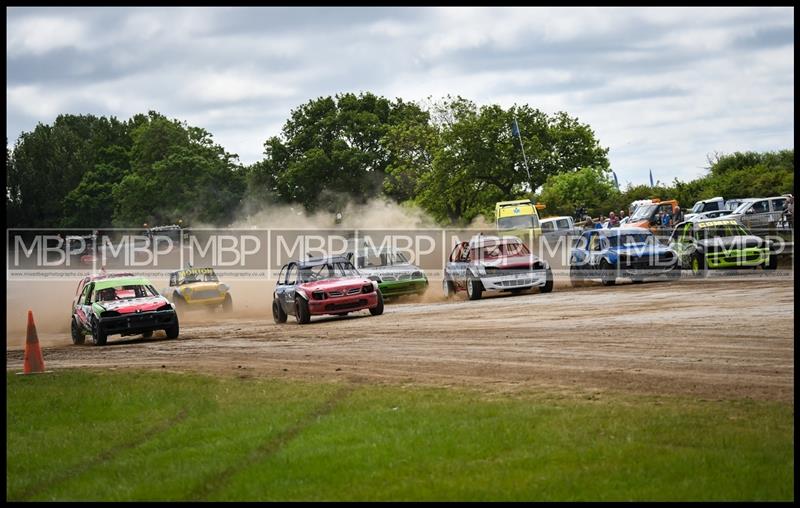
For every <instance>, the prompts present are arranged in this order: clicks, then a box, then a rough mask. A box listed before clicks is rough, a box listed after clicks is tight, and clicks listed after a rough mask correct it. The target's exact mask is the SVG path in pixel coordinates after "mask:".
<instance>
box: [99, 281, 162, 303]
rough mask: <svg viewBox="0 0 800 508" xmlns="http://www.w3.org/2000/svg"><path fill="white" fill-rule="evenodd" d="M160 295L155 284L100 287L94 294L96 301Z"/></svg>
mask: <svg viewBox="0 0 800 508" xmlns="http://www.w3.org/2000/svg"><path fill="white" fill-rule="evenodd" d="M149 296H158V293H157V292H156V290H155V288H153V286H145V285H144V284H127V285H123V286H115V287H111V288H103V289H99V290H97V291H96V292H95V294H94V301H95V302H111V301H115V300H129V299H132V298H145V297H149Z"/></svg>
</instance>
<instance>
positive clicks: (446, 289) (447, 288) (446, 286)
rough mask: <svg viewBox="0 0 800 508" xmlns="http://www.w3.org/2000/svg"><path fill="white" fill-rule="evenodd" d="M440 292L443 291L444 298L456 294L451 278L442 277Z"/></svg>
mask: <svg viewBox="0 0 800 508" xmlns="http://www.w3.org/2000/svg"><path fill="white" fill-rule="evenodd" d="M442 293H444V297H445V298H452V297H453V296H455V294H456V288H455V286H454V285H453V281H452V280H448V279H444V280H442Z"/></svg>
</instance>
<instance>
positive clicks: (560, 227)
mask: <svg viewBox="0 0 800 508" xmlns="http://www.w3.org/2000/svg"><path fill="white" fill-rule="evenodd" d="M539 224H540V225H541V227H542V234H543V235H546V236H550V237H553V236H565V235H577V234H578V233H579V232H580V231H579V230H578V229H577V228H576V227H575V220H574V219H573V218H572V217H569V216H566V215H563V216H560V217H547V218H546V219H540V220H539Z"/></svg>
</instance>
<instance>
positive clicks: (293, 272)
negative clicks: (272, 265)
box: [286, 265, 298, 284]
mask: <svg viewBox="0 0 800 508" xmlns="http://www.w3.org/2000/svg"><path fill="white" fill-rule="evenodd" d="M297 272H298V270H297V265H292V266H290V267H289V270H288V271H287V272H286V284H296V283H297Z"/></svg>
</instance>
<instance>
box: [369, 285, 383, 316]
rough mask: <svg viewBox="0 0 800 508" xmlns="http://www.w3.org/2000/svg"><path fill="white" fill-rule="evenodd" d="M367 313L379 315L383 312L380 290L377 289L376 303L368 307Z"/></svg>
mask: <svg viewBox="0 0 800 508" xmlns="http://www.w3.org/2000/svg"><path fill="white" fill-rule="evenodd" d="M369 313H370V314H372V315H373V316H380V315H381V314H383V295H382V294H381V292H380V290H378V305H376V306H375V307H373V308H371V309H369Z"/></svg>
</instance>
